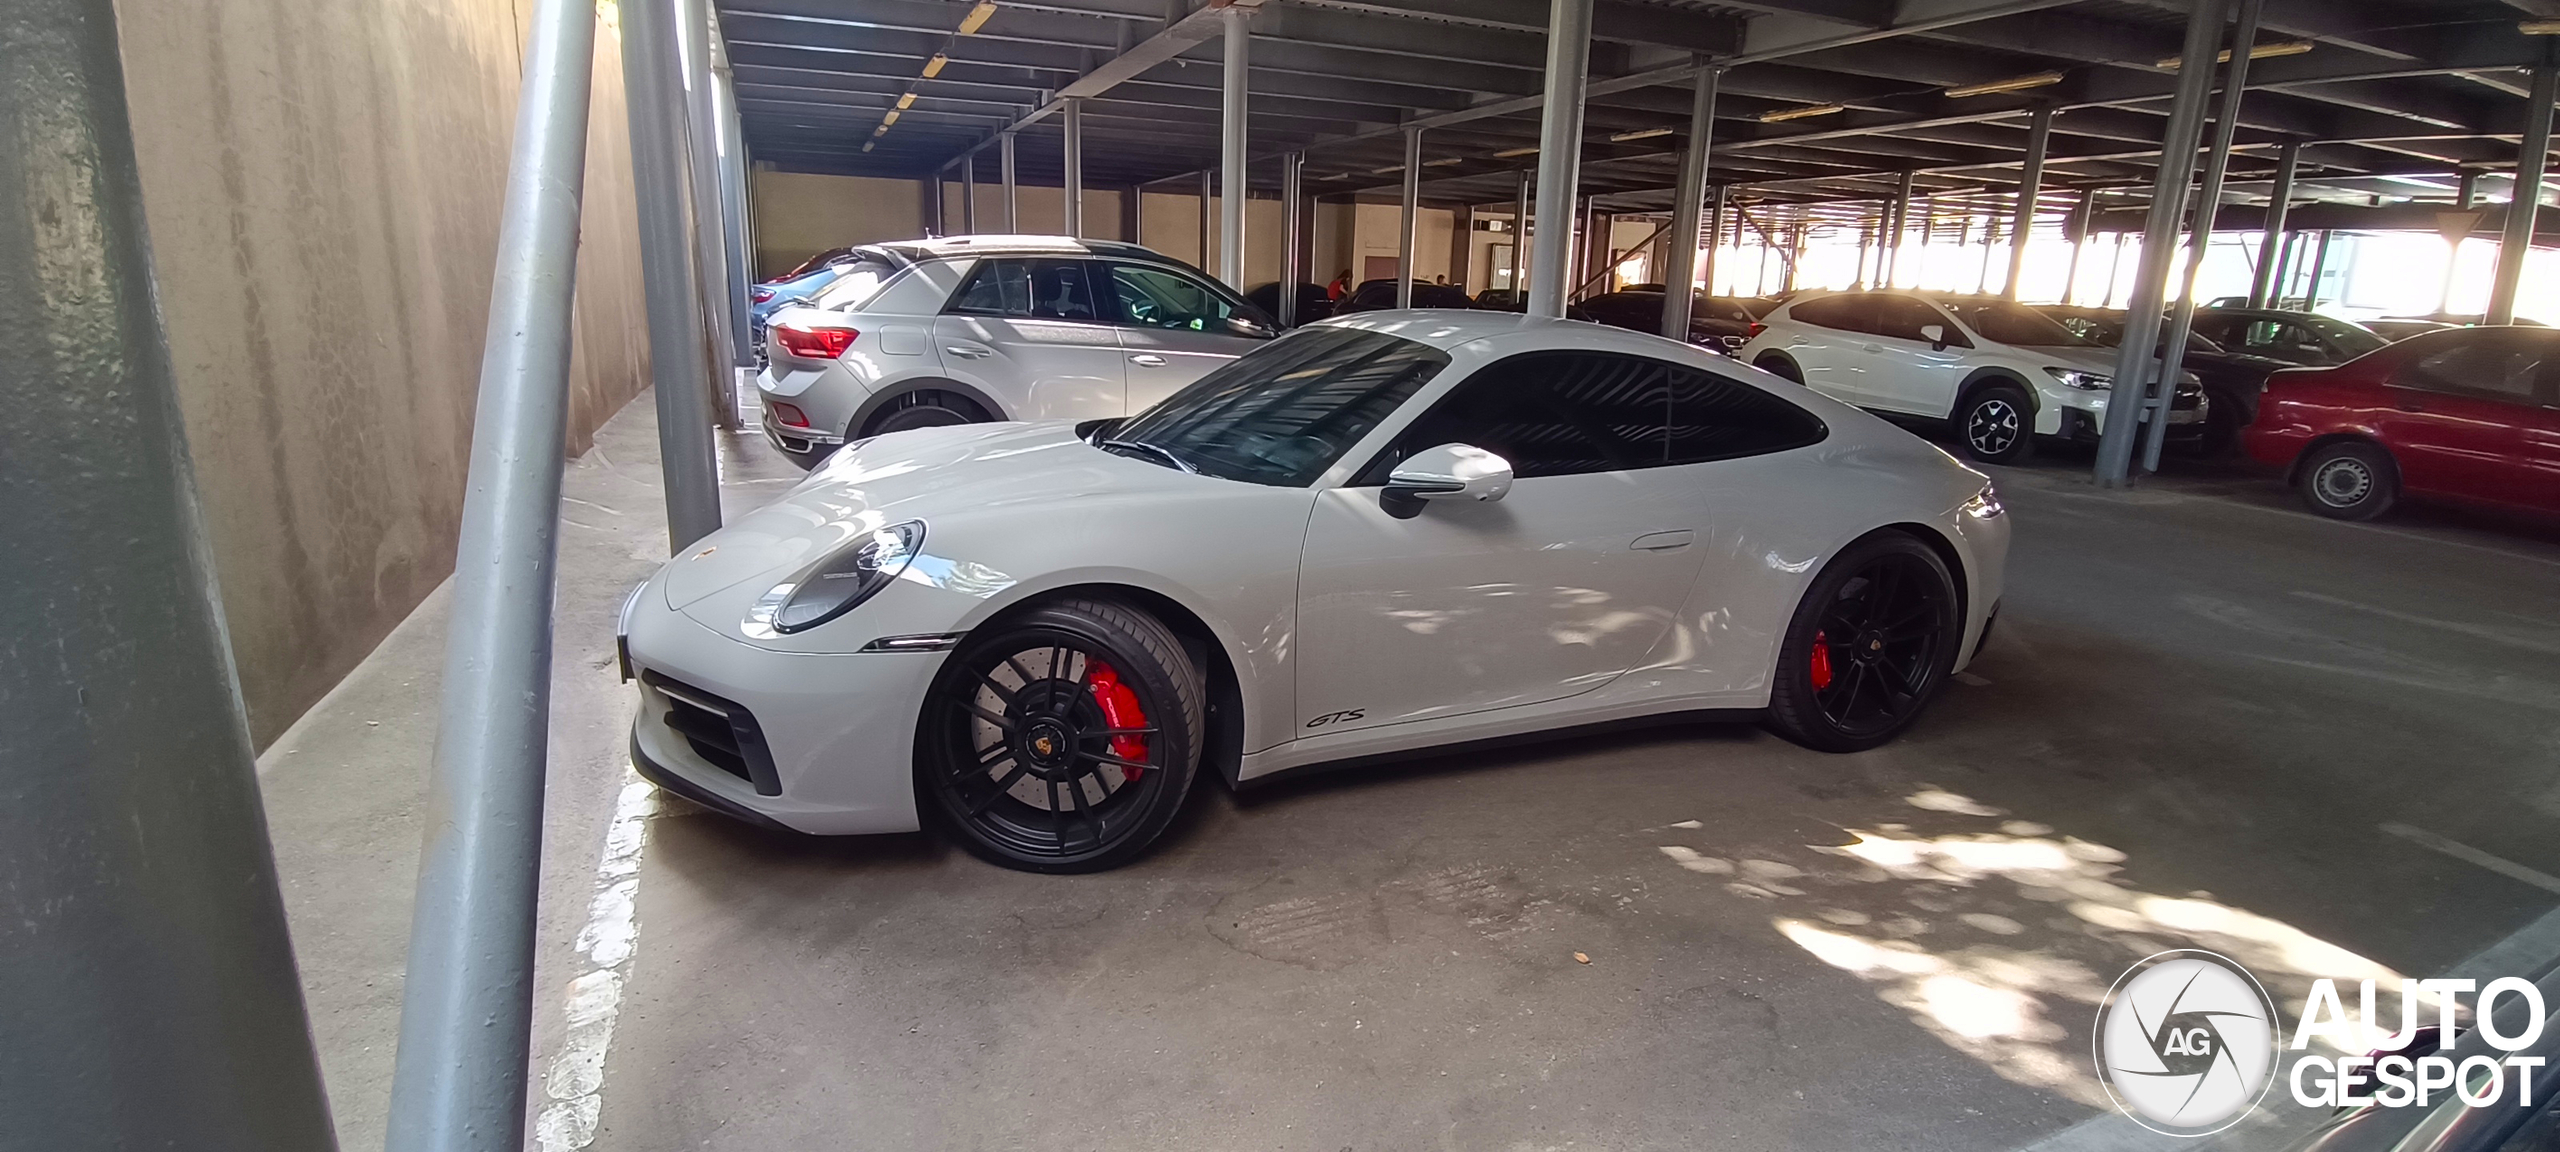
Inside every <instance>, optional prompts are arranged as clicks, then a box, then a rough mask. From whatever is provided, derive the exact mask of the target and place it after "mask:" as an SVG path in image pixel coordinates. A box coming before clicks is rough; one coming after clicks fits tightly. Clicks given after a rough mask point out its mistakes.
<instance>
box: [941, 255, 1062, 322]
mask: <svg viewBox="0 0 2560 1152" xmlns="http://www.w3.org/2000/svg"><path fill="white" fill-rule="evenodd" d="M951 311H954V312H960V313H966V314H968V315H972V316H1016V317H1022V318H1025V319H1038V320H1094V319H1099V315H1098V314H1097V313H1096V312H1095V311H1094V307H1093V288H1092V285H1091V284H1089V283H1087V282H1086V279H1085V267H1084V262H1083V261H1080V260H983V261H980V262H979V263H978V267H977V268H976V269H975V270H974V271H972V272H970V274H969V283H968V284H967V285H965V286H963V287H962V288H961V289H960V295H959V296H958V297H956V298H954V299H953V301H952V303H951Z"/></svg>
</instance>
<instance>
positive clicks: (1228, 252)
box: [1218, 7, 1410, 292]
mask: <svg viewBox="0 0 2560 1152" xmlns="http://www.w3.org/2000/svg"><path fill="white" fill-rule="evenodd" d="M1249 14H1250V10H1249V9H1246V8H1241V7H1230V8H1228V9H1227V11H1226V15H1225V17H1224V19H1225V21H1226V27H1225V29H1224V32H1225V34H1226V61H1225V80H1226V91H1225V93H1224V98H1223V100H1222V101H1221V103H1220V105H1219V129H1218V182H1219V183H1220V184H1221V185H1223V186H1224V187H1225V188H1226V190H1227V198H1226V201H1225V202H1224V203H1222V204H1220V205H1219V206H1218V208H1219V212H1218V279H1220V280H1224V281H1226V282H1227V286H1228V287H1230V288H1233V289H1235V290H1236V291H1238V292H1242V291H1244V211H1245V205H1246V204H1247V203H1248V202H1249V199H1250V198H1249V197H1248V196H1247V195H1246V193H1247V192H1248V191H1249V190H1250V188H1251V185H1250V184H1249V183H1248V182H1247V181H1246V179H1245V171H1244V162H1245V67H1246V59H1245V57H1246V52H1247V48H1246V44H1247V43H1248V41H1249V39H1250V38H1249V37H1248V36H1247V35H1246V29H1245V18H1246V17H1247V16H1248V15H1249ZM1408 175H1410V174H1409V173H1408Z"/></svg>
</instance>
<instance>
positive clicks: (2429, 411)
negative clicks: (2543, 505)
mask: <svg viewBox="0 0 2560 1152" xmlns="http://www.w3.org/2000/svg"><path fill="white" fill-rule="evenodd" d="M2421 339H2422V340H2424V341H2425V342H2426V346H2422V347H2418V348H2412V349H2410V355H2409V358H2408V359H2407V360H2405V361H2404V362H2402V363H2401V364H2400V366H2399V367H2398V368H2397V369H2395V370H2394V371H2393V372H2392V373H2391V375H2390V377H2389V378H2388V379H2387V380H2386V381H2385V383H2384V391H2385V392H2386V393H2387V394H2388V395H2389V398H2390V403H2391V407H2390V408H2388V409H2386V410H2384V411H2381V412H2379V413H2377V414H2376V419H2377V423H2378V424H2379V425H2380V428H2379V429H2378V430H2379V431H2380V432H2381V433H2382V440H2383V443H2384V444H2385V445H2386V446H2388V447H2389V448H2390V449H2391V454H2392V457H2393V459H2394V460H2395V461H2397V462H2398V464H2399V466H2400V482H2401V483H2402V484H2403V485H2405V486H2406V487H2407V488H2408V489H2409V490H2411V491H2414V492H2429V493H2435V494H2438V495H2445V496H2453V497H2458V498H2461V499H2466V500H2479V501H2485V502H2490V503H2498V504H2526V503H2529V502H2530V499H2529V497H2528V495H2527V494H2528V493H2529V492H2530V491H2531V490H2532V489H2533V487H2534V486H2535V485H2536V484H2537V483H2538V482H2539V481H2540V479H2541V477H2540V476H2539V475H2538V474H2537V473H2538V471H2539V470H2538V469H2536V468H2534V467H2532V466H2531V464H2530V463H2529V445H2528V435H2527V432H2528V429H2529V428H2532V427H2533V426H2535V425H2536V424H2538V422H2539V421H2538V416H2539V412H2538V411H2537V409H2538V408H2539V403H2538V399H2539V389H2540V386H2541V380H2542V377H2543V374H2544V371H2545V368H2544V366H2545V363H2546V362H2547V361H2549V360H2552V359H2560V357H2554V356H2552V355H2550V353H2551V352H2552V351H2553V349H2552V348H2551V341H2549V340H2547V339H2538V338H2533V337H2531V336H2530V335H2529V334H2525V333H2520V332H2518V331H2516V330H2513V329H2502V328H2474V329H2467V330H2463V331H2459V332H2449V333H2445V334H2443V335H2442V336H2438V337H2422V338H2421Z"/></svg>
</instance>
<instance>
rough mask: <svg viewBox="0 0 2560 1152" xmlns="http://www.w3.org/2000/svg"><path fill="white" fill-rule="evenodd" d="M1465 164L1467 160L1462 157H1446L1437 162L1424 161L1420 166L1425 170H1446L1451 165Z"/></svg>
mask: <svg viewBox="0 0 2560 1152" xmlns="http://www.w3.org/2000/svg"><path fill="white" fill-rule="evenodd" d="M1466 162H1467V158H1466V157H1464V156H1447V157H1442V158H1441V159H1438V160H1425V161H1423V162H1422V166H1423V167H1425V168H1446V167H1448V166H1450V165H1452V164H1464V163H1466Z"/></svg>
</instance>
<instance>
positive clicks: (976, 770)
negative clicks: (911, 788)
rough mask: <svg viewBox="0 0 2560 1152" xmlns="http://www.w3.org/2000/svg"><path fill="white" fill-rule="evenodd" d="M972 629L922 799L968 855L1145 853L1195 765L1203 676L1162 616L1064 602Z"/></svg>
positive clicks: (922, 737) (945, 702)
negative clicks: (978, 630) (978, 631)
mask: <svg viewBox="0 0 2560 1152" xmlns="http://www.w3.org/2000/svg"><path fill="white" fill-rule="evenodd" d="M982 631H984V632H985V633H986V634H985V635H982V636H972V637H971V638H970V640H969V642H968V643H967V644H966V645H965V646H963V647H962V648H961V649H960V650H959V651H957V652H954V653H953V654H952V656H951V659H950V662H949V663H947V664H945V665H944V667H943V671H942V674H941V675H940V676H939V677H938V678H937V679H936V681H935V685H934V688H933V691H932V694H931V695H930V697H929V698H928V699H927V700H926V702H925V708H924V717H923V722H922V725H921V727H920V728H919V730H918V732H917V734H916V792H917V798H918V800H919V802H920V803H919V805H918V806H919V807H921V808H923V809H924V810H925V811H926V813H927V814H928V815H929V817H930V818H931V819H932V820H933V822H934V823H936V824H939V825H940V826H941V827H942V828H943V830H944V831H946V832H947V833H949V834H950V835H951V836H952V837H953V838H954V839H956V840H958V841H959V842H960V844H961V846H963V847H965V848H967V849H968V850H969V851H970V852H972V853H974V854H976V855H978V856H980V857H982V858H984V859H986V860H988V861H991V862H993V863H996V864H1001V865H1003V866H1005V867H1007V868H1018V869H1021V870H1023V871H1028V872H1092V871H1099V870H1101V869H1105V868H1112V867H1116V866H1118V865H1120V864H1123V863H1126V862H1128V861H1129V860H1131V859H1133V858H1135V857H1136V856H1137V855H1138V854H1139V853H1141V852H1144V851H1145V850H1146V848H1147V846H1148V845H1150V844H1152V843H1154V842H1155V840H1156V838H1157V837H1158V836H1161V835H1162V834H1163V833H1164V830H1165V828H1166V827H1167V826H1168V825H1170V824H1171V823H1172V822H1173V817H1174V815H1175V813H1176V812H1178V811H1180V809H1181V807H1182V802H1183V798H1184V796H1185V795H1187V794H1188V793H1189V792H1190V790H1191V781H1192V777H1193V776H1194V775H1195V774H1196V772H1197V771H1198V768H1199V763H1200V744H1201V730H1202V719H1201V716H1202V707H1203V705H1202V698H1203V695H1204V690H1203V685H1202V683H1201V678H1200V673H1199V672H1198V670H1197V669H1196V668H1195V667H1194V666H1193V665H1192V663H1191V661H1190V659H1189V658H1188V657H1186V656H1185V655H1184V654H1183V648H1182V643H1181V641H1180V640H1179V639H1177V638H1176V637H1175V636H1174V634H1173V633H1172V632H1171V631H1169V630H1167V629H1166V628H1165V627H1164V625H1163V624H1161V623H1158V622H1157V621H1156V620H1155V619H1154V618H1153V617H1151V616H1148V615H1147V614H1145V613H1143V612H1140V611H1138V610H1136V609H1133V608H1130V607H1128V606H1126V605H1123V604H1118V603H1114V602H1110V601H1101V600H1083V599H1077V600H1063V601H1059V602H1057V603H1054V604H1047V605H1042V606H1040V607H1037V608H1033V609H1031V610H1030V611H1028V612H1025V613H1023V614H1021V615H1019V616H1015V617H1013V618H1011V619H1009V620H1004V621H999V622H997V623H996V624H995V625H994V626H993V627H992V628H991V629H984V630H982Z"/></svg>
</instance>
